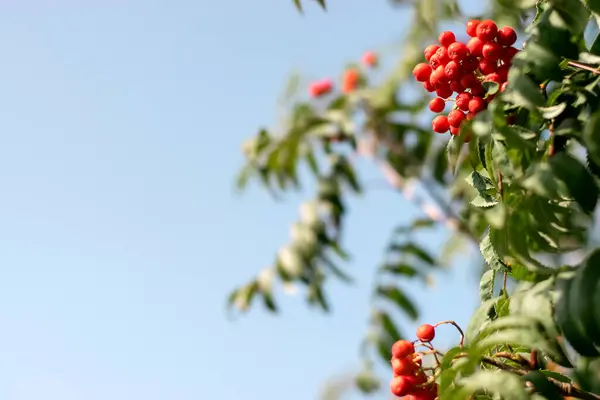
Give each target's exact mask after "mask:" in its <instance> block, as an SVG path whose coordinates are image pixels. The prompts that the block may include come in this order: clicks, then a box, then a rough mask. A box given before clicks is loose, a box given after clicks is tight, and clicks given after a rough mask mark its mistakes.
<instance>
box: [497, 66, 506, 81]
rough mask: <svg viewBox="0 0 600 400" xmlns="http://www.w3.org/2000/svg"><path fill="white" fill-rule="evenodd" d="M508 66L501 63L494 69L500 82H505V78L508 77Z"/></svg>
mask: <svg viewBox="0 0 600 400" xmlns="http://www.w3.org/2000/svg"><path fill="white" fill-rule="evenodd" d="M508 68H509V67H508V65H503V66H501V67H498V69H497V70H496V73H497V74H498V75H499V76H500V80H501V82H506V80H507V79H508Z"/></svg>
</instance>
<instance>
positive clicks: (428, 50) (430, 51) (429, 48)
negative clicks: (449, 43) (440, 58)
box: [423, 44, 440, 61]
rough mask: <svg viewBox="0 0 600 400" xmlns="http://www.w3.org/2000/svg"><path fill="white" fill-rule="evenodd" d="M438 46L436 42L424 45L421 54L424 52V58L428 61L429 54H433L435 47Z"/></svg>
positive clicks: (437, 47)
mask: <svg viewBox="0 0 600 400" xmlns="http://www.w3.org/2000/svg"><path fill="white" fill-rule="evenodd" d="M439 48H440V46H438V45H437V44H431V45H429V46H427V47H425V50H423V54H425V59H426V60H427V61H429V59H431V56H432V55H434V54H435V52H436V51H437V49H439Z"/></svg>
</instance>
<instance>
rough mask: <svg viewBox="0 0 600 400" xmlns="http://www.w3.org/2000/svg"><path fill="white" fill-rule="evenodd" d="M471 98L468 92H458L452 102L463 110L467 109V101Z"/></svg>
mask: <svg viewBox="0 0 600 400" xmlns="http://www.w3.org/2000/svg"><path fill="white" fill-rule="evenodd" d="M472 98H473V96H471V94H470V93H466V92H463V93H459V94H458V96H456V101H455V102H454V104H456V107H458V108H459V109H461V110H463V111H469V101H471V99H472Z"/></svg>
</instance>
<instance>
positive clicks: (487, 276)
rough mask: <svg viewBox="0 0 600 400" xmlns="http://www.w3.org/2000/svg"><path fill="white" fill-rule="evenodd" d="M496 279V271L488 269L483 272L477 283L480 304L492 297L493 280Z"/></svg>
mask: <svg viewBox="0 0 600 400" xmlns="http://www.w3.org/2000/svg"><path fill="white" fill-rule="evenodd" d="M495 277H496V271H494V270H493V269H489V270H487V271H485V272H484V273H483V275H482V277H481V280H480V281H479V298H480V299H481V302H482V303H483V302H486V301H487V300H489V299H491V298H492V297H494V278H495Z"/></svg>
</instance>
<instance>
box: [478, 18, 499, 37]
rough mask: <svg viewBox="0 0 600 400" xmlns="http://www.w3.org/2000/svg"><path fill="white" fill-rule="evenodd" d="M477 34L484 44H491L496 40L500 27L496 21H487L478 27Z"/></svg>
mask: <svg viewBox="0 0 600 400" xmlns="http://www.w3.org/2000/svg"><path fill="white" fill-rule="evenodd" d="M476 33H477V37H478V38H479V39H481V40H483V41H484V42H491V41H492V40H494V39H495V38H496V34H498V26H497V25H496V23H494V21H492V20H489V19H486V20H485V21H481V22H480V23H479V25H477V29H476Z"/></svg>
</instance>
